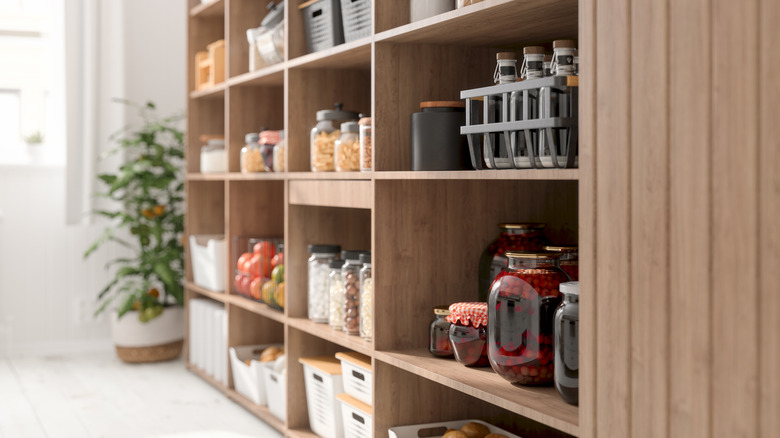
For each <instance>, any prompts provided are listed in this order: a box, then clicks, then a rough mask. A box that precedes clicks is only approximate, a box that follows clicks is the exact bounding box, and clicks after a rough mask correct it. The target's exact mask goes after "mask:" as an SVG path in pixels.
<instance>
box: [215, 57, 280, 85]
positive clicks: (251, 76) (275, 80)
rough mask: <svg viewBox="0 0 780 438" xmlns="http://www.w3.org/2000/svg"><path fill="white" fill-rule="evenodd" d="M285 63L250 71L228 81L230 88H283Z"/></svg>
mask: <svg viewBox="0 0 780 438" xmlns="http://www.w3.org/2000/svg"><path fill="white" fill-rule="evenodd" d="M285 67H286V64H285V63H283V62H282V63H279V64H274V65H272V66H269V67H265V68H262V69H260V70H255V71H250V72H248V73H244V74H241V75H238V76H234V77H232V78H230V79H228V86H230V87H234V86H237V87H248V86H278V87H281V86H284V69H285Z"/></svg>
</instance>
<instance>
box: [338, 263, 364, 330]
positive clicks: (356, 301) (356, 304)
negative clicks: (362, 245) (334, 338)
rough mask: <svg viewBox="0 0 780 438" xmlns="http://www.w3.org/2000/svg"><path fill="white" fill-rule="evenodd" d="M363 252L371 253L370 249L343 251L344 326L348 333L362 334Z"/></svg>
mask: <svg viewBox="0 0 780 438" xmlns="http://www.w3.org/2000/svg"><path fill="white" fill-rule="evenodd" d="M361 254H369V252H368V251H342V252H341V258H342V259H344V260H345V263H344V266H342V267H341V281H342V282H343V284H344V285H343V287H342V289H343V290H344V298H343V300H344V306H343V307H342V311H341V312H342V314H343V315H344V324H343V326H342V328H343V329H344V331H345V332H347V334H350V335H359V334H360V319H359V318H360V268H361V267H363V264H362V263H361V262H360V255H361Z"/></svg>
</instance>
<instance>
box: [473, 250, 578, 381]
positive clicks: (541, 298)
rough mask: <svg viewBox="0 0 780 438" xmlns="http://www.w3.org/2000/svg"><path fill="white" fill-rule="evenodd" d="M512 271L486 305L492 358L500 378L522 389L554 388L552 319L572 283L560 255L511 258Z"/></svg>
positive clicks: (506, 273) (510, 255)
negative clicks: (562, 290)
mask: <svg viewBox="0 0 780 438" xmlns="http://www.w3.org/2000/svg"><path fill="white" fill-rule="evenodd" d="M506 255H507V257H508V258H509V266H508V267H507V268H506V269H504V271H503V272H502V273H501V275H499V276H498V278H496V281H494V282H493V286H492V287H491V291H490V298H489V299H488V320H489V321H490V328H489V329H488V333H489V339H488V357H489V358H490V365H491V366H492V367H493V369H494V370H495V371H496V373H497V374H498V375H500V376H501V377H503V378H505V379H506V380H508V381H510V382H512V383H519V384H521V385H544V384H547V383H550V382H552V380H553V368H554V365H553V363H554V350H553V315H554V313H555V308H556V307H558V304H560V302H561V298H560V292H559V285H560V284H561V283H565V282H567V281H569V277H568V276H567V275H566V273H565V272H563V271H562V270H561V268H560V266H559V265H558V259H559V258H560V254H559V253H554V252H549V251H540V252H530V251H521V252H508V253H506Z"/></svg>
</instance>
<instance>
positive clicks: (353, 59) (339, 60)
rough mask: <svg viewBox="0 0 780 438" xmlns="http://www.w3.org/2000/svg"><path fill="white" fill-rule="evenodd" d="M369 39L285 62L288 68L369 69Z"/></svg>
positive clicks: (362, 39)
mask: <svg viewBox="0 0 780 438" xmlns="http://www.w3.org/2000/svg"><path fill="white" fill-rule="evenodd" d="M371 40H372V38H371V37H366V38H361V39H359V40H356V41H351V42H349V43H344V44H339V45H338V46H335V47H331V48H330V49H325V50H321V51H319V52H314V53H309V54H307V55H303V56H300V57H298V58H295V59H292V60H290V61H288V62H287V67H288V68H307V69H308V68H338V69H342V68H358V69H366V70H369V69H370V68H371Z"/></svg>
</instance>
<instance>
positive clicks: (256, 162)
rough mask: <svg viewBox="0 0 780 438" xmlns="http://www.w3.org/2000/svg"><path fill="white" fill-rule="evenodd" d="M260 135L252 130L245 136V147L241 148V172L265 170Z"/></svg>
mask: <svg viewBox="0 0 780 438" xmlns="http://www.w3.org/2000/svg"><path fill="white" fill-rule="evenodd" d="M259 139H260V135H258V134H257V133H256V132H250V133H248V134H246V135H245V136H244V140H245V141H244V143H245V145H244V147H243V148H241V173H254V172H263V171H265V166H264V164H263V155H262V153H261V152H260V145H258V144H257V141H258V140H259Z"/></svg>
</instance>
